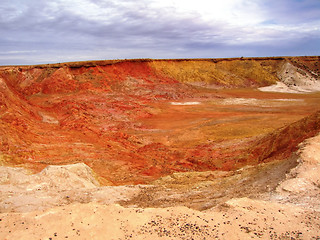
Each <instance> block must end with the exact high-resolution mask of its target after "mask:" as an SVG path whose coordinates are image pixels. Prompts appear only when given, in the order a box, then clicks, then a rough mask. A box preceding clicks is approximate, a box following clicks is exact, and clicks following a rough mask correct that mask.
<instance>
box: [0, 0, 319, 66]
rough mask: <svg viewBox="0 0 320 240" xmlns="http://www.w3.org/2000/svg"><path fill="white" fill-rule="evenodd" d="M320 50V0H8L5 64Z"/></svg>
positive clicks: (1, 18) (2, 11) (3, 18)
mask: <svg viewBox="0 0 320 240" xmlns="http://www.w3.org/2000/svg"><path fill="white" fill-rule="evenodd" d="M301 55H302V56H304V55H320V0H193V1H189V0H42V1H39V0H1V5H0V65H23V64H44V63H57V62H69V61H83V60H102V59H130V58H221V57H263V56H301Z"/></svg>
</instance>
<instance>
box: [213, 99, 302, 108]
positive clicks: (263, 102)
mask: <svg viewBox="0 0 320 240" xmlns="http://www.w3.org/2000/svg"><path fill="white" fill-rule="evenodd" d="M303 102H304V100H303V99H256V98H227V99H223V100H222V101H219V102H218V104H221V105H245V106H258V107H273V106H284V105H290V104H297V103H303Z"/></svg>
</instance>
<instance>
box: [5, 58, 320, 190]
mask: <svg viewBox="0 0 320 240" xmlns="http://www.w3.org/2000/svg"><path fill="white" fill-rule="evenodd" d="M288 64H289V65H290V66H292V67H291V69H294V71H296V72H297V74H300V75H299V79H301V76H307V77H308V79H309V78H310V79H314V80H310V81H311V82H312V81H314V84H319V57H285V58H284V57H283V58H282V57H281V58H238V59H193V60H191V59H181V60H149V59H146V60H119V61H95V62H75V63H63V64H51V65H37V66H5V67H0V142H1V145H0V165H6V166H23V167H25V168H29V169H32V170H34V172H39V171H41V170H42V169H44V168H45V167H46V166H48V165H62V164H71V163H78V162H83V163H85V164H87V165H88V166H89V167H91V168H92V169H93V170H94V172H95V173H96V174H97V175H98V179H99V181H100V183H102V184H105V185H108V184H113V185H123V184H138V183H148V182H150V181H153V180H155V179H158V178H159V177H163V176H166V175H169V174H172V173H174V172H189V171H207V170H236V169H238V168H241V167H243V166H245V165H255V164H259V163H262V162H270V161H273V160H280V159H285V158H288V157H289V156H290V155H291V153H292V152H294V151H295V150H297V146H298V144H299V143H300V142H302V141H303V140H305V139H306V138H309V137H312V136H314V135H315V134H316V133H318V132H319V128H320V113H319V110H320V104H319V102H320V94H319V93H308V94H292V93H291V94H289V93H276V92H261V91H259V90H258V89H257V88H259V87H265V86H270V85H272V84H275V83H277V82H279V81H280V80H281V79H284V76H283V75H285V74H289V73H288V72H286V71H283V69H284V66H287V65H288ZM281 74H282V75H281ZM294 74H295V73H294ZM294 77H295V76H293V77H292V79H294ZM285 79H289V78H288V77H286V78H285ZM297 79H298V78H297ZM286 81H287V80H286ZM285 84H287V86H288V87H290V86H291V85H292V87H298V84H299V82H297V83H296V82H294V81H293V82H290V83H288V82H285ZM290 84H291V85H290ZM310 84H311V83H310ZM310 86H311V85H310ZM312 86H313V85H312ZM317 111H318V112H317Z"/></svg>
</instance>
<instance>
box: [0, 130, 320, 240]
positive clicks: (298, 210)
mask: <svg viewBox="0 0 320 240" xmlns="http://www.w3.org/2000/svg"><path fill="white" fill-rule="evenodd" d="M298 156H299V158H298V165H297V166H296V167H295V168H293V169H292V170H291V171H290V172H289V173H288V174H287V176H286V178H285V179H284V180H283V181H281V182H279V183H278V185H277V188H276V189H275V190H274V191H270V192H267V193H264V194H261V195H259V196H258V197H257V198H256V199H250V198H232V199H229V200H227V201H226V202H224V203H221V204H217V206H215V207H213V208H209V209H207V210H204V211H197V210H193V209H190V208H187V207H183V206H176V207H168V208H139V207H134V206H131V207H128V208H125V207H122V206H120V205H119V204H116V202H117V201H119V199H125V198H133V197H135V196H136V195H137V194H139V191H140V190H139V189H141V188H145V189H148V187H146V186H136V187H133V186H131V187H130V186H128V187H125V186H122V187H114V189H113V190H112V188H113V187H99V186H97V182H95V180H94V178H92V176H91V175H90V169H88V168H87V167H84V166H83V165H77V166H71V167H65V168H63V170H61V169H60V170H59V169H58V168H54V169H51V170H50V169H49V170H48V169H46V170H45V171H47V172H49V173H50V174H49V178H50V179H51V180H50V179H47V178H46V177H45V173H44V172H42V173H40V174H39V175H37V176H35V175H29V177H32V178H33V180H30V179H29V180H30V181H29V182H28V183H24V184H25V185H24V184H23V183H21V182H20V184H17V182H15V181H14V178H13V175H14V173H13V172H12V170H14V169H12V168H10V169H9V168H8V172H9V171H11V172H10V174H7V175H5V174H4V172H2V179H1V180H2V181H1V185H0V186H1V192H2V193H4V194H3V195H2V201H1V211H2V213H1V214H0V239H251V238H252V239H320V231H319V229H320V189H319V183H320V176H319V173H320V165H319V163H320V135H318V136H316V137H314V138H311V139H308V140H307V141H305V142H304V143H303V144H302V145H301V146H300V151H299V152H298ZM66 169H67V170H66ZM16 170H17V171H18V169H16ZM2 171H4V168H3V169H2ZM53 172H55V173H56V174H53ZM58 173H60V178H59V174H58ZM62 173H63V174H64V176H66V174H69V175H68V177H69V178H70V180H67V181H66V180H65V182H64V183H63V179H65V177H63V174H62ZM84 173H85V174H84ZM41 174H42V175H41ZM61 174H62V175H61ZM4 176H6V177H4ZM61 176H62V177H61ZM189 177H190V175H189ZM242 177H243V179H244V176H242ZM52 178H55V179H54V180H55V181H52ZM37 179H38V180H39V179H41V181H42V184H43V185H42V186H43V189H42V190H41V189H40V188H41V186H39V185H37V184H38V183H36V182H34V184H35V185H33V186H34V187H35V188H33V190H32V188H31V187H32V186H31V185H30V184H31V183H32V181H36V180H37ZM66 182H69V183H72V184H75V185H74V186H76V187H77V189H72V187H70V186H71V185H68V184H66ZM48 183H49V184H48ZM46 184H47V185H46ZM23 185H24V186H25V191H23ZM36 188H38V189H39V190H35V189H36ZM30 191H40V192H42V197H41V198H40V197H39V198H40V199H38V202H37V205H36V206H32V207H29V208H28V207H26V206H25V207H21V206H18V205H14V204H13V203H14V200H12V201H11V205H10V200H8V199H14V198H16V199H18V197H20V199H21V198H24V197H25V198H26V204H25V205H28V204H27V202H28V200H27V198H28V196H29V197H30V194H29V193H28V192H30ZM68 191H69V192H68ZM72 191H73V192H72ZM84 191H86V194H89V195H91V198H88V199H89V200H87V201H86V199H85V198H84V196H83V195H86V194H82V197H79V196H78V198H77V197H75V196H72V194H75V192H79V193H84ZM58 192H59V194H60V196H62V195H63V194H70V196H66V195H65V198H67V199H68V200H69V202H66V201H64V202H63V201H59V200H57V195H56V194H57V193H58ZM28 194H29V195H28ZM186 194H187V193H186ZM4 195H5V197H4ZM209 197H210V196H208V199H209ZM50 198H51V200H52V201H51V202H50V201H49V200H48V199H50ZM41 199H42V200H43V201H42V200H41ZM58 199H59V197H58ZM103 199H105V202H103ZM107 199H109V201H107ZM60 200H61V199H60ZM112 200H113V201H112ZM31 202H32V201H31ZM48 203H50V204H48ZM5 205H7V206H5ZM9 205H10V206H9ZM59 205H60V206H59ZM8 206H9V207H8Z"/></svg>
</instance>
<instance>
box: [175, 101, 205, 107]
mask: <svg viewBox="0 0 320 240" xmlns="http://www.w3.org/2000/svg"><path fill="white" fill-rule="evenodd" d="M199 104H200V102H171V105H178V106H179V105H181V106H187V105H199Z"/></svg>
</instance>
